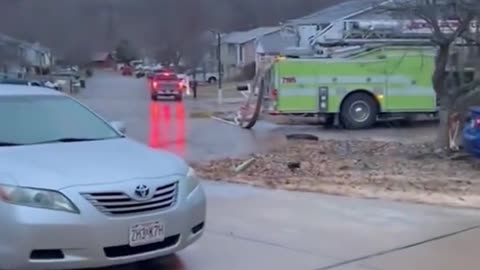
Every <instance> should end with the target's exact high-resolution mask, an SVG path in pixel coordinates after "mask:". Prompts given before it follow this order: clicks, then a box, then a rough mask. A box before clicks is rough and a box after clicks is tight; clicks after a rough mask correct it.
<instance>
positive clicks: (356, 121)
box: [340, 92, 378, 129]
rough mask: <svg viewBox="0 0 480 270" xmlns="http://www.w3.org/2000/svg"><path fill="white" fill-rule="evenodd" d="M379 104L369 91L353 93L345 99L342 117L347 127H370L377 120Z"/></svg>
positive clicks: (341, 111)
mask: <svg viewBox="0 0 480 270" xmlns="http://www.w3.org/2000/svg"><path fill="white" fill-rule="evenodd" d="M377 115H378V104H377V102H376V100H375V99H374V98H373V97H372V96H371V95H369V94H367V93H362V92H358V93H353V94H351V95H349V96H347V98H346V99H345V100H344V102H343V104H342V108H341V110H340V119H341V121H342V124H343V125H344V126H345V128H347V129H366V128H370V127H371V126H373V125H374V124H375V122H376V121H377Z"/></svg>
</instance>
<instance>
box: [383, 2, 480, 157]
mask: <svg viewBox="0 0 480 270" xmlns="http://www.w3.org/2000/svg"><path fill="white" fill-rule="evenodd" d="M388 9H389V11H391V12H395V13H399V14H401V15H403V16H406V17H410V18H413V19H420V20H422V21H424V22H425V23H426V24H427V25H428V26H429V27H430V29H431V36H430V37H431V41H432V43H433V45H434V46H435V47H436V49H437V51H436V57H435V68H434V71H433V74H432V84H433V88H434V90H435V92H436V95H437V99H438V102H439V118H440V125H439V130H438V137H437V151H438V152H440V153H446V152H449V151H450V150H452V148H457V146H456V142H455V141H456V140H457V139H456V138H454V137H457V136H453V135H456V134H458V130H459V129H460V125H459V123H460V122H461V121H463V117H461V116H462V113H463V112H464V111H465V109H466V108H465V102H464V101H465V98H467V97H470V96H472V95H475V94H477V93H478V91H477V89H478V87H479V86H480V76H479V75H480V73H479V72H478V71H479V70H480V69H479V68H480V66H478V65H476V66H470V67H469V68H470V70H473V71H477V72H473V73H471V74H473V75H474V76H468V74H469V72H467V71H468V69H467V66H466V65H467V63H466V61H465V60H466V59H467V58H472V57H477V59H478V53H477V50H476V48H477V47H478V44H479V41H480V39H478V35H477V34H476V33H475V31H472V30H473V28H474V27H472V26H476V25H477V24H476V22H477V21H478V18H479V16H480V0H393V1H392V5H391V6H389V7H388ZM475 28H477V33H478V27H475ZM472 52H475V53H474V54H472ZM466 55H468V57H465V56H466ZM477 62H478V61H477Z"/></svg>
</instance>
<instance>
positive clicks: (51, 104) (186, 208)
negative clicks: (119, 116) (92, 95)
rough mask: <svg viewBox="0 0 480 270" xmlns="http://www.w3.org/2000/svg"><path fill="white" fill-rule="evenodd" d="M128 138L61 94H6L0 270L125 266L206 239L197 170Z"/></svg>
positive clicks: (25, 90)
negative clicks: (201, 238) (202, 236)
mask: <svg viewBox="0 0 480 270" xmlns="http://www.w3.org/2000/svg"><path fill="white" fill-rule="evenodd" d="M123 132H124V126H123V125H122V124H121V123H118V122H116V123H113V124H109V123H107V122H106V121H105V120H103V119H102V118H101V117H99V116H98V115H97V114H95V113H94V112H92V111H91V110H90V109H88V108H87V107H85V106H84V105H82V104H81V103H79V102H78V101H76V100H74V99H73V98H71V97H68V96H66V95H64V94H62V93H59V92H58V91H54V90H51V89H47V88H41V87H31V86H30V87H28V86H19V85H0V228H2V233H1V234H0V269H2V270H10V269H25V270H35V269H77V268H82V269H83V268H96V267H104V266H110V265H118V264H126V263H132V262H137V261H144V260H149V259H154V258H157V257H161V256H165V255H169V254H172V253H175V252H177V251H179V250H181V249H183V248H185V247H187V246H188V245H190V244H192V243H193V242H195V241H196V240H197V239H199V238H200V236H201V235H202V233H203V231H204V225H205V208H206V199H205V195H204V192H203V189H202V187H201V186H200V184H199V181H198V180H197V178H196V176H195V173H194V171H193V169H191V168H190V167H189V166H188V165H187V164H186V163H185V161H184V160H183V159H181V158H179V157H177V156H175V155H173V154H169V153H167V152H163V151H157V150H153V149H150V148H148V147H147V146H144V145H143V144H140V143H137V142H134V141H132V140H130V139H128V138H127V137H125V136H124V135H123Z"/></svg>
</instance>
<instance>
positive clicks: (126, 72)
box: [122, 66, 133, 76]
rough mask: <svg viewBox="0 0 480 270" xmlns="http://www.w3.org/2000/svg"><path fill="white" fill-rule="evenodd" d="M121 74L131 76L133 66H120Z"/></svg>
mask: <svg viewBox="0 0 480 270" xmlns="http://www.w3.org/2000/svg"><path fill="white" fill-rule="evenodd" d="M122 75H123V76H132V75H133V67H131V66H123V68H122Z"/></svg>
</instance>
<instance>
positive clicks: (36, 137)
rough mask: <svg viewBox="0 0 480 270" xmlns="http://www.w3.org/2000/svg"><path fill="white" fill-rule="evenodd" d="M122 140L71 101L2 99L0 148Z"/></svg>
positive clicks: (28, 97)
mask: <svg viewBox="0 0 480 270" xmlns="http://www.w3.org/2000/svg"><path fill="white" fill-rule="evenodd" d="M12 116H14V117H12ZM119 137H122V136H121V135H120V134H119V133H118V132H116V131H115V130H114V129H113V128H112V127H111V126H109V125H108V124H107V123H105V121H103V120H102V119H100V118H99V117H97V116H96V115H95V114H94V113H92V112H91V111H90V110H88V109H87V108H86V107H84V106H83V105H81V104H80V103H78V102H76V101H75V100H73V99H71V98H69V97H66V96H41V95H38V96H34V95H32V96H7V97H0V145H2V144H3V145H8V144H19V145H23V144H37V143H44V142H54V141H56V140H65V139H70V140H72V139H77V140H104V139H110V138H112V139H113V138H119Z"/></svg>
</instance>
